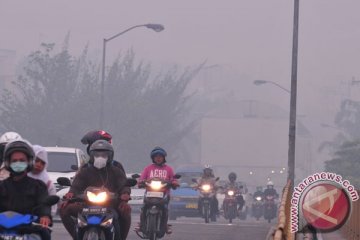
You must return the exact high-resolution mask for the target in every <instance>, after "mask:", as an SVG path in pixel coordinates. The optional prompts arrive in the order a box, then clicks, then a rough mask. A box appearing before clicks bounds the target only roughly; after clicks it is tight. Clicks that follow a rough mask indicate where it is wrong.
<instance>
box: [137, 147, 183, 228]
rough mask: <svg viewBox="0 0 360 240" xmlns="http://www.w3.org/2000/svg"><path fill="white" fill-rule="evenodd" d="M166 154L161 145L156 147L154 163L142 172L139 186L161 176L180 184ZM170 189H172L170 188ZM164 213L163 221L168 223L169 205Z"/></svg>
mask: <svg viewBox="0 0 360 240" xmlns="http://www.w3.org/2000/svg"><path fill="white" fill-rule="evenodd" d="M166 156H167V153H166V151H165V150H164V149H162V148H160V147H156V148H154V149H153V150H152V151H151V153H150V157H151V159H152V162H153V163H152V164H151V165H149V166H147V167H146V168H145V169H144V170H143V172H142V173H141V176H140V178H139V181H138V182H139V186H141V185H143V184H144V181H146V180H149V179H151V178H160V179H162V180H166V181H169V182H171V183H172V185H173V186H178V183H177V180H176V179H175V178H174V175H175V174H174V170H173V169H172V168H171V167H170V166H168V165H166V164H165V163H166ZM168 191H170V190H168ZM144 212H145V211H144V209H142V211H141V216H140V217H141V218H143V219H144ZM164 213H165V214H164V215H163V218H164V219H163V222H164V223H165V224H166V225H167V219H168V209H167V206H166V207H165V211H164ZM139 228H140V226H138V228H137V229H139ZM166 232H167V234H170V233H171V232H172V231H171V229H170V227H169V226H168V227H167V231H166Z"/></svg>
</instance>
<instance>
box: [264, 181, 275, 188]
mask: <svg viewBox="0 0 360 240" xmlns="http://www.w3.org/2000/svg"><path fill="white" fill-rule="evenodd" d="M266 186H272V187H273V186H274V183H273V182H272V181H268V183H267V184H266Z"/></svg>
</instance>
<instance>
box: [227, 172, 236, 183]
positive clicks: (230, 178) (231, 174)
mask: <svg viewBox="0 0 360 240" xmlns="http://www.w3.org/2000/svg"><path fill="white" fill-rule="evenodd" d="M236 177H237V176H236V173H234V172H231V173H229V176H228V178H229V181H230V182H234V181H235V180H236Z"/></svg>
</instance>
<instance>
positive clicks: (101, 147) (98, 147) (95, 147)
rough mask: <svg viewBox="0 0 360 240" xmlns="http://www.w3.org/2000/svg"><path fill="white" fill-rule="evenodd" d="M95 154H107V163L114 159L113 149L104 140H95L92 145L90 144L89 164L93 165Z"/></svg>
mask: <svg viewBox="0 0 360 240" xmlns="http://www.w3.org/2000/svg"><path fill="white" fill-rule="evenodd" d="M95 152H107V154H108V160H107V163H110V162H112V161H113V159H114V148H113V147H112V145H111V144H110V143H109V142H108V141H106V140H97V141H95V142H94V143H93V144H91V146H90V149H89V155H90V160H89V162H90V163H94V155H95Z"/></svg>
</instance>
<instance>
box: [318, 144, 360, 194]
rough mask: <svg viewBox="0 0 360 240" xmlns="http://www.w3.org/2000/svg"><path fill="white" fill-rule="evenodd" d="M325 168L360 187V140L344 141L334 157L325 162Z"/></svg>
mask: <svg viewBox="0 0 360 240" xmlns="http://www.w3.org/2000/svg"><path fill="white" fill-rule="evenodd" d="M325 169H326V170H327V171H330V172H336V173H337V174H340V175H341V176H342V177H343V178H344V179H347V180H349V181H350V182H351V183H352V184H353V185H354V186H356V187H357V188H360V140H356V141H351V142H345V143H343V144H342V145H341V146H340V147H339V149H338V150H337V151H336V152H335V154H334V157H333V159H332V160H330V161H327V162H326V163H325Z"/></svg>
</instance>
